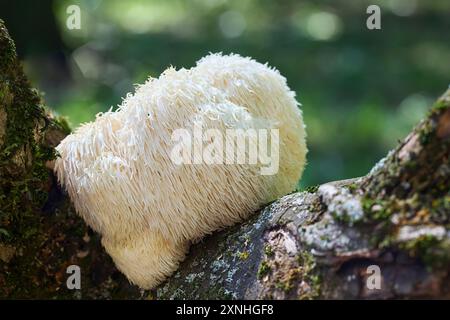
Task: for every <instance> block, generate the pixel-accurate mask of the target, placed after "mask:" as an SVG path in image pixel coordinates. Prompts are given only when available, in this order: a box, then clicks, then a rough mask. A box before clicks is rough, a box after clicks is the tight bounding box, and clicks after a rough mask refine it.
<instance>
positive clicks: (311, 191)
mask: <svg viewBox="0 0 450 320" xmlns="http://www.w3.org/2000/svg"><path fill="white" fill-rule="evenodd" d="M317 190H319V185H315V186H309V187H307V188H306V189H305V191H306V192H309V193H316V192H317Z"/></svg>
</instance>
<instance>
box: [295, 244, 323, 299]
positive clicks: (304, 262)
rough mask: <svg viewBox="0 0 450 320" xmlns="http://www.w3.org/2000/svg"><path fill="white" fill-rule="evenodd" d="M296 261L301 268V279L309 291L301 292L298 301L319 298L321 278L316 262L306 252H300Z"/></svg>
mask: <svg viewBox="0 0 450 320" xmlns="http://www.w3.org/2000/svg"><path fill="white" fill-rule="evenodd" d="M297 261H298V263H299V265H300V266H301V277H302V280H303V281H305V282H306V283H307V284H308V285H309V290H307V291H305V292H302V294H301V295H300V297H299V299H302V300H305V299H314V298H317V297H319V296H320V292H321V284H322V282H321V276H320V273H319V271H318V270H317V268H316V267H317V265H316V260H315V258H314V257H313V255H312V254H311V253H309V252H308V251H303V252H301V253H300V254H299V255H298V257H297Z"/></svg>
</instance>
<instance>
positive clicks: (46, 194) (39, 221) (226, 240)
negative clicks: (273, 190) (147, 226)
mask: <svg viewBox="0 0 450 320" xmlns="http://www.w3.org/2000/svg"><path fill="white" fill-rule="evenodd" d="M65 134H67V124H66V123H65V122H64V121H63V120H62V119H58V118H55V117H53V116H52V115H51V114H50V113H49V112H48V111H46V109H45V107H44V106H43V103H42V100H41V99H40V97H39V94H38V93H37V91H35V90H33V89H32V88H31V86H30V85H29V83H28V82H27V80H26V77H25V76H24V74H23V71H22V68H21V66H20V63H19V62H18V59H17V56H16V53H15V48H14V44H13V42H12V40H11V39H10V37H9V35H8V33H7V31H6V28H5V26H4V24H3V22H2V21H1V20H0V185H1V190H0V297H1V298H59V299H65V298H133V299H134V298H208V299H216V298H274V299H285V298H289V299H291V298H292V299H298V298H301V299H309V298H374V297H378V298H411V297H429V298H448V297H449V296H450V294H449V290H450V289H449V286H450V279H449V269H450V268H449V266H450V258H449V257H450V253H449V252H450V250H449V249H450V239H449V237H450V231H449V226H450V217H449V215H450V194H449V190H450V182H449V176H450V175H449V173H450V167H449V154H450V152H449V144H450V142H449V141H450V91H448V92H447V93H445V94H444V95H443V97H441V98H440V99H439V100H438V101H437V103H436V104H435V106H434V107H433V108H432V109H431V111H430V113H429V115H428V116H427V118H426V119H425V120H424V121H423V122H421V123H420V124H419V125H418V126H417V127H416V128H415V129H414V131H413V132H412V133H411V134H410V135H409V136H408V137H407V138H406V139H405V140H404V141H403V142H402V143H401V144H400V145H399V146H398V147H397V148H396V149H395V150H393V151H392V152H390V153H389V155H388V156H387V157H386V158H385V159H383V160H382V161H380V163H379V164H377V165H376V166H375V168H374V169H373V170H372V171H371V172H370V173H369V174H368V175H367V176H365V177H362V178H357V179H350V180H345V181H341V182H334V183H328V184H325V185H322V186H320V187H316V188H312V189H311V190H310V191H305V192H299V193H295V194H291V195H288V196H286V197H283V198H282V199H280V200H278V201H276V202H275V203H273V204H271V205H270V206H268V207H267V208H265V209H263V210H262V211H261V212H260V214H255V216H254V217H253V218H252V219H251V220H250V221H247V222H244V223H242V224H240V225H237V226H235V227H233V228H229V229H227V230H224V231H221V232H217V233H215V234H214V235H211V236H210V237H207V238H206V239H204V240H202V241H201V242H200V243H198V244H196V245H194V246H193V247H192V248H191V250H190V253H189V255H188V257H187V259H186V260H185V261H184V262H183V263H182V264H181V266H180V268H179V270H178V272H176V273H175V274H174V275H173V276H172V277H171V278H170V279H168V280H167V281H166V283H164V284H162V285H161V286H160V287H159V288H157V289H156V290H154V291H153V292H145V291H141V290H139V289H138V288H136V287H134V286H132V285H130V284H129V283H128V281H127V280H126V279H125V278H124V277H123V275H122V274H120V273H119V272H118V271H117V270H116V268H115V267H114V265H113V263H112V261H111V259H110V258H109V257H108V256H107V255H106V254H105V252H104V250H103V248H102V247H101V245H100V242H99V238H98V236H96V235H95V234H93V233H92V232H91V231H90V230H89V229H88V228H87V227H86V225H85V224H84V222H83V221H82V220H81V219H80V218H79V217H78V216H77V215H76V214H75V212H74V210H73V208H72V206H71V204H70V202H69V200H68V199H67V197H66V195H64V194H63V193H62V192H61V190H60V189H59V188H58V186H57V184H56V182H55V179H54V177H53V175H52V173H51V170H50V169H48V168H47V167H49V166H50V167H51V160H52V159H54V157H55V156H56V155H55V151H54V147H55V146H56V145H57V144H58V143H59V141H60V140H61V139H62V138H63V137H64V136H65ZM71 264H76V265H79V266H80V267H81V270H82V286H81V290H73V291H71V290H68V289H67V287H66V283H65V281H66V279H67V274H66V268H67V266H68V265H71ZM369 265H377V266H379V267H380V270H381V276H382V282H381V289H379V290H378V289H375V290H370V289H369V288H368V287H367V286H366V281H367V279H368V277H369V274H368V273H367V267H368V266H369Z"/></svg>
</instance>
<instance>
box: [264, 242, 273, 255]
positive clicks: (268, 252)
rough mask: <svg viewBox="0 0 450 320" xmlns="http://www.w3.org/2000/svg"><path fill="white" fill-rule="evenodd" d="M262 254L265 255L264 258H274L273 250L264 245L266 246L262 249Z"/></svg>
mask: <svg viewBox="0 0 450 320" xmlns="http://www.w3.org/2000/svg"><path fill="white" fill-rule="evenodd" d="M264 253H265V254H266V256H268V257H269V258H270V257H273V256H274V252H273V249H272V247H271V246H270V245H266V246H265V247H264Z"/></svg>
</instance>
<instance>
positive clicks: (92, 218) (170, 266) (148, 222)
mask: <svg viewBox="0 0 450 320" xmlns="http://www.w3.org/2000/svg"><path fill="white" fill-rule="evenodd" d="M199 122H200V123H201V124H202V126H203V128H204V129H211V128H213V129H217V130H219V132H221V133H224V134H225V133H226V131H227V130H229V129H252V128H253V129H268V130H270V129H278V130H279V142H277V141H270V143H272V144H274V143H275V144H277V145H276V146H277V147H279V170H278V172H277V173H276V174H273V175H267V174H266V175H264V174H261V168H262V167H263V164H262V163H261V162H259V161H258V162H257V163H253V164H251V163H248V162H246V163H231V164H230V163H223V164H220V163H213V164H208V163H205V162H201V163H199V164H183V163H182V164H179V163H175V162H174V161H173V150H174V146H175V145H176V143H175V142H174V140H173V134H174V132H175V131H176V130H177V129H184V130H187V132H192V131H193V130H194V129H193V128H194V127H195V125H196V124H198V123H199ZM215 139H217V137H216V138H215ZM249 140H251V141H250V142H253V143H256V142H257V141H255V140H254V139H253V140H252V139H249ZM57 150H58V151H59V153H60V155H61V156H60V158H58V159H57V161H56V163H55V171H56V173H57V176H58V179H59V182H60V183H61V185H63V186H64V187H65V188H66V190H67V191H68V193H69V196H70V198H71V200H72V201H73V203H74V205H75V209H76V211H77V212H78V213H79V214H80V215H81V216H82V217H83V218H84V220H85V221H86V222H87V223H88V224H89V225H90V226H91V227H92V228H93V229H94V230H95V231H97V232H99V233H100V234H101V235H102V243H103V245H104V247H105V248H106V251H107V252H108V253H109V254H110V255H111V257H112V258H113V260H114V262H115V263H116V265H117V267H118V268H119V269H120V270H121V271H122V272H123V273H124V274H125V275H126V276H127V277H128V278H129V280H130V281H132V282H133V283H135V284H137V285H139V286H140V287H142V288H146V289H149V288H153V287H155V286H156V285H158V284H159V283H160V282H161V281H163V280H164V279H165V278H166V277H167V276H169V275H170V274H171V273H172V272H173V271H175V270H176V269H177V267H178V264H179V262H180V261H181V260H183V258H184V256H185V253H186V250H187V249H188V246H189V244H190V243H191V242H193V241H196V240H198V239H200V238H202V237H203V236H204V235H206V234H209V233H212V232H213V231H215V230H218V229H221V228H224V227H226V226H230V225H232V224H234V223H236V222H238V221H242V220H243V219H246V218H247V217H248V216H249V215H251V214H252V213H253V212H255V211H257V210H258V209H260V208H261V207H262V206H263V205H264V204H266V203H268V202H270V201H272V200H274V199H277V198H279V197H280V196H282V195H285V194H287V193H289V192H291V191H293V190H294V189H295V186H296V184H297V182H298V180H299V179H300V177H301V174H302V172H303V168H304V165H305V155H306V152H307V150H306V144H305V130H304V125H303V119H302V114H301V111H300V109H299V107H298V103H297V101H296V100H295V94H294V93H293V92H292V91H290V90H289V88H288V87H287V85H286V79H285V78H284V77H282V76H281V75H280V74H279V72H278V71H277V70H275V69H271V68H269V67H267V66H265V65H262V64H260V63H258V62H256V61H254V60H251V59H249V58H243V57H240V56H238V55H230V56H222V55H220V54H211V55H209V56H207V57H205V58H203V59H201V60H200V61H199V62H198V63H197V65H196V67H193V68H191V69H189V70H186V69H180V70H178V71H176V70H175V69H173V68H169V69H167V70H166V71H165V72H164V73H163V74H162V75H161V76H160V77H159V78H158V79H149V80H148V81H147V82H146V83H145V84H144V85H141V86H139V87H138V88H137V89H136V92H135V93H134V94H128V95H127V97H126V98H125V99H124V101H123V103H122V104H121V106H120V107H119V108H118V110H117V111H115V112H111V111H109V112H106V113H103V114H99V115H98V116H97V118H96V120H95V121H94V122H91V123H87V124H84V125H82V126H81V127H79V128H78V129H77V130H76V131H75V132H74V133H72V134H71V135H69V136H67V137H66V138H65V139H64V140H63V141H62V142H61V144H60V145H59V146H58V147H57ZM246 150H247V149H246ZM248 150H250V149H248ZM248 150H247V151H246V155H248V153H249V151H248Z"/></svg>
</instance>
